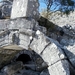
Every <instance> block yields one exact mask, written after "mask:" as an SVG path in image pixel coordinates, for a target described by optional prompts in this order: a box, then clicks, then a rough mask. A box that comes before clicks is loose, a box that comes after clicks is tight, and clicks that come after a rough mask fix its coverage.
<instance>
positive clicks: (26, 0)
mask: <svg viewBox="0 0 75 75" xmlns="http://www.w3.org/2000/svg"><path fill="white" fill-rule="evenodd" d="M37 8H38V0H14V2H13V8H12V12H11V19H5V20H1V21H0V60H1V61H0V68H1V73H0V75H6V74H7V75H70V67H69V66H70V63H69V62H68V60H67V57H66V55H65V54H64V50H65V49H64V48H62V47H61V46H60V44H59V43H58V42H56V41H54V40H53V39H51V38H49V37H47V36H46V35H45V33H46V29H45V28H44V27H41V26H39V25H38V22H37V19H38V17H39V15H38V13H39V12H38V11H37ZM33 10H34V11H33ZM8 64H9V65H8ZM4 66H5V67H4ZM18 71H19V74H18Z"/></svg>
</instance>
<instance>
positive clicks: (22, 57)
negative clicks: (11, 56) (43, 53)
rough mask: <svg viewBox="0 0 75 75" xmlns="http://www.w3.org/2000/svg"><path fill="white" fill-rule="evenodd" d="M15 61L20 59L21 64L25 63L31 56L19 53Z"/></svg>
mask: <svg viewBox="0 0 75 75" xmlns="http://www.w3.org/2000/svg"><path fill="white" fill-rule="evenodd" d="M16 61H22V62H23V64H25V63H27V62H29V61H31V58H30V56H29V55H28V54H21V55H20V56H19V57H18V58H17V59H16Z"/></svg>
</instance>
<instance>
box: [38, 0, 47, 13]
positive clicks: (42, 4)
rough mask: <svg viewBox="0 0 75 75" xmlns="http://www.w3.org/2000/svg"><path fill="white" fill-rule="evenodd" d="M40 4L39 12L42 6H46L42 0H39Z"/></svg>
mask: <svg viewBox="0 0 75 75" xmlns="http://www.w3.org/2000/svg"><path fill="white" fill-rule="evenodd" d="M39 3H40V6H39V11H40V12H41V11H42V10H43V9H44V8H46V5H45V3H44V2H42V0H39Z"/></svg>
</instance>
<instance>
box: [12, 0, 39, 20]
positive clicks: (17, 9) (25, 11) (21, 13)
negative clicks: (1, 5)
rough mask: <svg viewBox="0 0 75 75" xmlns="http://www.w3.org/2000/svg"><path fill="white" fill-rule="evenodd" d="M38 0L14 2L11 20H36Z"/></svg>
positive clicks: (16, 0) (17, 0) (15, 0)
mask: <svg viewBox="0 0 75 75" xmlns="http://www.w3.org/2000/svg"><path fill="white" fill-rule="evenodd" d="M38 7H39V3H38V0H14V2H13V6H12V12H11V18H17V17H32V18H34V19H38V17H39V12H38Z"/></svg>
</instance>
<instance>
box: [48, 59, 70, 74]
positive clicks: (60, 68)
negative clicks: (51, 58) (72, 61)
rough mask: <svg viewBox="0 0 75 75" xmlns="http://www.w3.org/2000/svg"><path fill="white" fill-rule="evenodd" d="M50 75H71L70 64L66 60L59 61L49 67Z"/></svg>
mask: <svg viewBox="0 0 75 75" xmlns="http://www.w3.org/2000/svg"><path fill="white" fill-rule="evenodd" d="M48 71H49V73H50V75H70V70H69V64H68V62H67V61H66V60H62V61H59V62H57V63H55V64H54V65H51V66H49V67H48Z"/></svg>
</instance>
